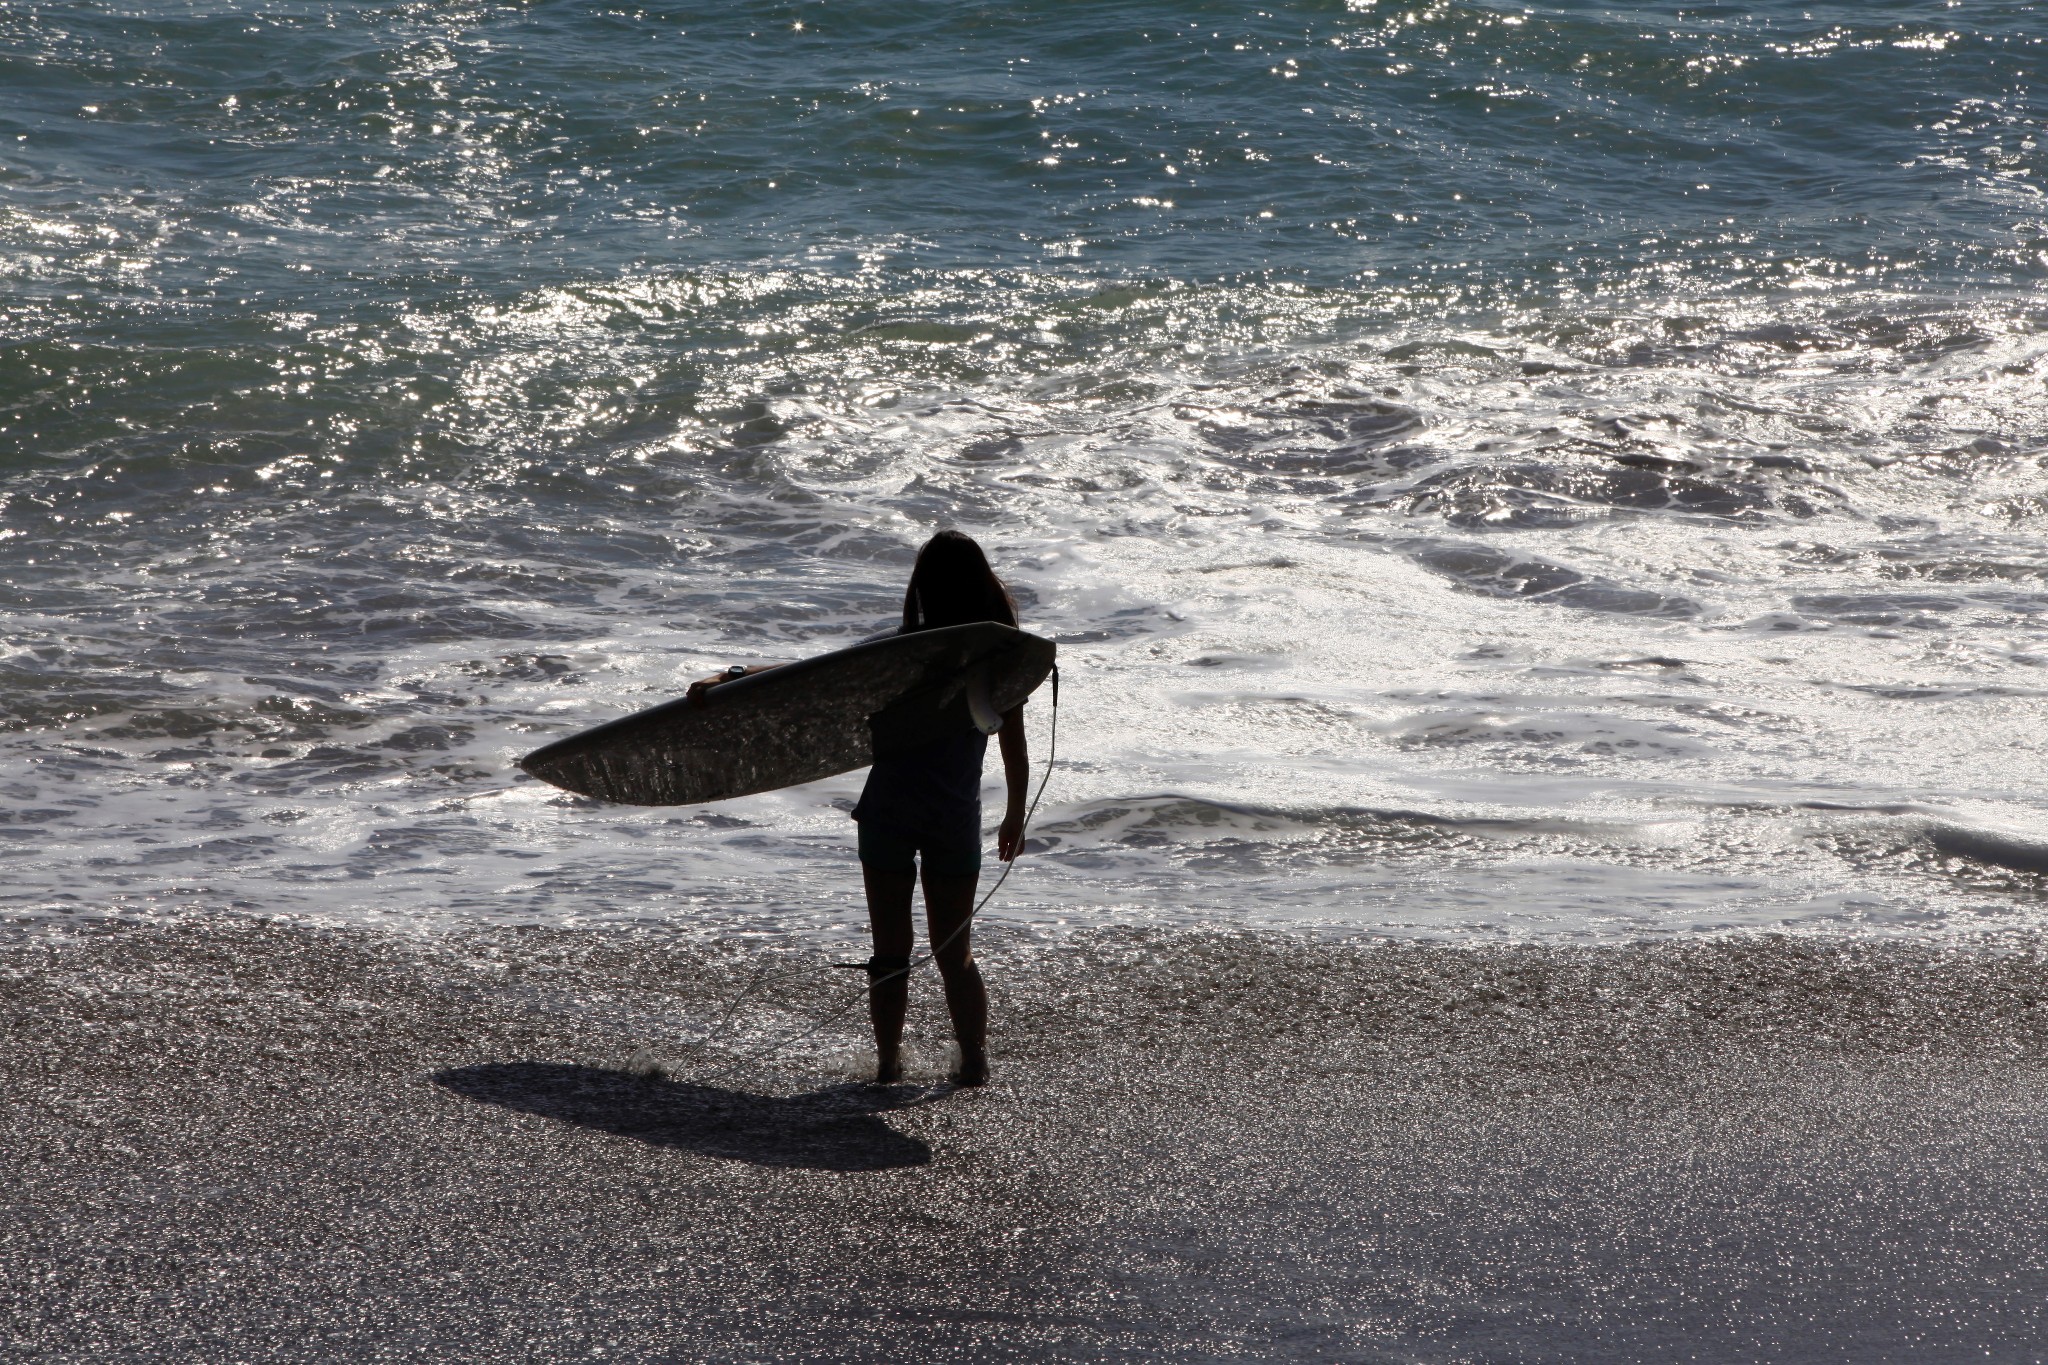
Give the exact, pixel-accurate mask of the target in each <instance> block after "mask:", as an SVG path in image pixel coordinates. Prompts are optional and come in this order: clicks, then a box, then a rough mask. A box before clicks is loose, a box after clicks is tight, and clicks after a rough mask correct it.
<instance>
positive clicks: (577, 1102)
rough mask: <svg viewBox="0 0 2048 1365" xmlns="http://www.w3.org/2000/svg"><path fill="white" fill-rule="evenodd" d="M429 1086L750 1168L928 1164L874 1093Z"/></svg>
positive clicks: (580, 1078)
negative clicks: (884, 1115) (744, 1163)
mask: <svg viewBox="0 0 2048 1365" xmlns="http://www.w3.org/2000/svg"><path fill="white" fill-rule="evenodd" d="M433 1079H434V1082H435V1084H437V1085H441V1086H444V1087H446V1088H447V1089H449V1090H452V1091H454V1092H455V1093H456V1094H458V1095H462V1096H465V1097H467V1098H469V1099H472V1100H478V1101H481V1102H482V1103H485V1104H496V1105H501V1106H503V1107H504V1108H506V1109H517V1110H520V1111H521V1112H523V1113H528V1114H540V1115H543V1116H545V1117H547V1118H551V1119H560V1120H561V1121H562V1122H564V1123H573V1124H576V1125H578V1126H580V1127H584V1128H595V1129H598V1130H599V1131H601V1132H606V1133H616V1134H618V1135H619V1136H621V1137H629V1138H637V1139H638V1140H639V1141H641V1142H647V1143H652V1144H653V1145H655V1146H657V1147H680V1148H682V1149H684V1150H686V1151H691V1152H699V1153H702V1154H703V1155H705V1156H715V1157H724V1158H726V1159H727V1160H731V1161H750V1162H752V1163H754V1164H755V1165H757V1166H802V1167H807V1168H810V1169H812V1170H820V1171H881V1170H887V1169H889V1168H891V1167H895V1166H922V1165H925V1164H926V1163H928V1162H929V1161H930V1160H931V1159H932V1149H931V1148H930V1147H928V1146H926V1145H925V1144H924V1143H922V1142H920V1141H919V1140H917V1139H916V1138H913V1137H906V1136H904V1135H903V1134H902V1133H899V1132H897V1131H895V1130H894V1129H893V1128H891V1127H889V1125H888V1124H886V1123H884V1122H882V1120H881V1119H880V1118H879V1117H878V1115H879V1114H880V1113H881V1112H883V1111H885V1110H889V1109H900V1108H903V1107H904V1106H905V1105H906V1103H910V1102H911V1101H907V1100H905V1099H903V1098H901V1097H900V1096H898V1097H895V1098H892V1097H891V1095H890V1092H889V1091H887V1090H881V1089H876V1088H875V1087H872V1086H855V1085H844V1086H833V1087H831V1088H830V1089H826V1090H816V1091H812V1092H811V1093H809V1094H805V1095H791V1096H788V1097H777V1096H773V1095H750V1094H747V1093H746V1092H744V1091H739V1090H721V1089H719V1088H717V1087H715V1086H706V1085H691V1084H688V1083H687V1082H683V1081H670V1080H663V1079H661V1078H659V1077H651V1076H640V1075H635V1074H633V1073H630V1072H625V1071H611V1070H607V1069H605V1068H603V1067H595V1066H575V1065H572V1064H569V1063H565V1062H495V1063H491V1064H488V1065H483V1066H463V1067H455V1068H453V1069H451V1070H448V1071H438V1072H436V1073H434V1077H433Z"/></svg>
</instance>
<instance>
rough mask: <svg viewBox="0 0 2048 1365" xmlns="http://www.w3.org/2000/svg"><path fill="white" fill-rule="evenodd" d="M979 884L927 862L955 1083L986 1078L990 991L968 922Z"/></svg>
mask: <svg viewBox="0 0 2048 1365" xmlns="http://www.w3.org/2000/svg"><path fill="white" fill-rule="evenodd" d="M979 880H980V873H979V872H969V873H966V874H964V875H963V874H961V873H958V872H936V871H933V870H932V868H931V858H930V856H929V855H927V856H926V858H925V874H924V915H925V925H926V927H927V928H928V929H929V930H930V932H931V940H932V953H933V955H934V957H936V958H937V960H938V964H939V975H940V976H941V977H942V978H944V980H945V983H946V1009H947V1010H948V1011H949V1012H950V1013H951V1014H952V1016H953V1036H954V1038H956V1039H957V1040H958V1041H959V1043H960V1074H959V1075H958V1076H957V1077H955V1079H956V1080H958V1081H959V1082H960V1083H961V1084H962V1085H980V1084H982V1083H983V1082H985V1081H986V1080H988V990H987V988H986V987H984V986H983V985H982V982H981V968H980V967H978V966H976V965H975V962H974V952H973V944H972V942H971V940H972V938H973V933H974V930H973V926H972V925H970V924H969V923H968V919H969V917H970V916H972V915H973V913H974V888H975V884H976V883H977V882H978V881H979ZM942 945H943V946H942Z"/></svg>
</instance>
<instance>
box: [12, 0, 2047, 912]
mask: <svg viewBox="0 0 2048 1365" xmlns="http://www.w3.org/2000/svg"><path fill="white" fill-rule="evenodd" d="M2044 75H2048V24H2044V23H2043V15H2042V12H2041V10H2040V8H2039V7H2038V6H2037V5H2034V4H2014V3H2009V4H1992V3H1965V4H1957V5H1953V6H1934V5H1928V4H1861V5H1854V6H1848V5H1835V6H1803V7H1802V6H1791V5H1780V4H1772V5H1764V6H1749V7H1740V8H1738V7H1734V6H1720V5H1702V6H1684V7H1675V6H1626V7H1598V6H1587V5H1550V6H1540V7H1521V6H1510V5H1496V6H1489V5H1473V4H1422V5H1416V4H1393V3H1353V4H1349V5H1344V4H1333V3H1321V4H1291V5H1274V6H1269V7H1268V8H1265V9H1259V8H1254V7H1252V6H1249V5H1221V4H1177V5H1165V4H1156V3H1123V4H1097V5H1088V6H1080V5H1072V4H1053V3H1035V4H1011V5H1004V6H981V5H967V4H957V5H902V4H892V5H882V4H873V3H837V2H835V3H825V4H788V5H771V6H757V7H728V6H692V5H675V6H609V5H598V4H566V3H529V4H503V5H491V4H469V5H444V4H433V5H429V4H375V5H358V6H348V7H335V6H322V5H310V4H253V3H251V4H168V3H166V4H135V5H109V4H60V5H39V6H34V7H23V6H0V287H4V289H5V291H6V292H5V298H6V308H5V313H4V320H0V480H4V482H0V565H4V587H0V594H4V596H0V610H4V613H5V620H6V639H7V653H6V655H5V657H4V659H0V689H4V690H0V708H4V714H5V717H6V724H7V726H8V729H7V732H6V734H7V740H6V744H7V749H6V752H5V755H4V762H5V764H6V765H7V779H6V780H7V782H8V786H7V787H6V790H7V791H8V792H9V793H10V794H11V796H10V799H13V800H15V801H17V802H18V803H19V806H18V809H17V811H16V814H15V815H14V817H13V818H12V822H11V823H10V824H9V826H8V827H7V830H6V832H7V833H8V835H9V840H8V842H7V844H6V850H5V851H6V852H7V854H8V857H7V860H6V861H7V866H9V867H10V868H12V869H13V870H14V877H13V886H14V890H13V891H12V892H11V896H12V899H13V902H14V903H15V904H16V905H17V906H18V907H19V908H20V911H21V913H23V914H25V915H28V916H30V917H31V918H36V917H41V916H45V915H49V914H83V913H97V912H99V911H100V910H103V909H105V908H106V907H108V906H110V905H112V906H116V907H123V908H125V909H127V910H129V911H132V912H145V911H155V910H169V909H173V908H177V907H185V906H195V905H213V904H233V905H241V906H252V907H257V908H270V909H283V910H289V911H293V912H299V913H310V914H317V915H338V916H343V917H351V918H360V917H363V916H371V915H380V914H390V915H394V916H397V917H398V918H400V919H404V920H412V919H418V918H422V917H424V918H427V919H435V918H438V917H441V916H444V915H453V916H456V917H458V918H459V917H465V916H485V917H490V918H513V919H519V918H536V917H537V918H541V919H556V920H571V921H574V920H580V919H585V918H597V919H615V918H628V919H634V918H653V919H657V920H663V921H667V920H669V919H670V918H672V917H676V916H686V917H687V916H705V915H711V914H712V913H713V912H714V911H720V912H722V910H723V909H729V908H730V907H732V906H735V905H738V906H742V907H758V908H760V909H761V910H762V912H763V914H764V916H765V918H764V920H763V922H764V923H767V924H770V925H776V924H783V923H787V922H789V918H788V917H789V915H790V914H791V913H793V912H792V909H791V907H792V906H804V907H812V906H813V902H814V901H815V899H816V896H817V887H818V886H819V885H820V884H821V882H820V878H827V879H829V878H839V879H840V880H842V881H844V880H845V879H846V874H847V873H848V872H849V870H850V869H849V866H848V865H847V863H846V859H847V857H848V854H847V851H846V847H845V845H846V843H847V840H846V827H845V824H844V821H843V818H842V817H841V815H840V807H839V806H836V805H835V804H834V803H835V802H837V803H841V804H842V805H843V802H844V800H845V798H846V796H847V795H848V791H847V790H844V789H842V788H843V786H844V784H841V786H833V785H832V784H825V786H823V787H821V788H818V789H810V790H807V791H806V792H803V793H797V794H792V795H789V796H787V797H781V798H774V799H764V800H763V801H761V802H757V803H755V804H753V805H750V806H746V807H744V808H743V809H742V808H739V807H735V808H734V810H733V811H732V812H730V813H729V814H727V815H724V816H721V817H720V818H722V819H730V820H735V821H739V822H740V823H739V824H738V825H733V826H717V827H716V828H715V829H714V828H713V827H711V826H705V825H703V824H701V823H699V824H692V825H688V826H686V827H685V828H683V829H681V830H680V831H678V830H677V829H674V828H671V827H670V826H666V825H663V824H662V823H661V821H662V820H663V819H666V818H667V817H664V816H646V815H642V814H634V813H621V812H590V811H581V810H576V809H568V808H562V807H558V806H550V805H547V804H546V800H545V798H544V797H542V796H540V795H539V794H537V793H536V792H534V791H532V790H531V789H527V788H519V789H516V790H514V791H513V792H512V793H511V794H509V795H507V794H503V792H502V789H503V788H505V787H506V786H507V785H508V784H509V783H510V778H509V777H508V772H509V760H510V759H511V758H512V757H513V756H515V755H516V754H517V753H519V752H521V751H522V750H523V749H525V748H529V747H532V746H533V745H534V744H536V743H538V742H540V740H542V739H543V738H545V737H547V736H549V735H554V734H559V733H562V732H564V731H565V730H566V729H569V728H573V727H574V726H575V725H578V724H581V723H584V722H586V721H589V720H594V719H596V718H598V717H600V716H602V715H606V714H613V713H616V712H617V711H618V710H620V709H622V708H625V707H628V706H632V705H638V704H642V703H644V702H647V701H651V700H653V699H655V698H657V697H659V696H661V695H665V694H666V693H667V692H669V691H671V690H673V688H674V687H675V685H676V683H677V680H678V679H679V678H682V677H687V676H688V675H689V673H690V672H691V671H692V670H694V669H697V668H700V667H703V666H705V665H707V664H712V663H720V662H724V661H725V660H726V659H728V658H730V657H734V656H736V655H744V656H746V657H760V658H768V657H786V656H787V655H789V654H792V653H797V652H805V651H809V650H813V649H818V648H824V647H829V646H830V645H832V644H835V643H839V642H842V641H843V640H845V639H848V638H850V637H851V636H852V635H854V634H855V633H858V632H860V631H863V630H866V629H870V628H872V625H873V623H874V622H875V621H876V620H877V619H880V618H883V617H886V615H887V614H888V611H889V608H890V603H891V601H892V600H893V598H894V596H895V594H896V593H897V592H899V591H900V582H901V576H902V573H903V571H904V567H905V565H906V564H907V562H908V556H909V554H910V552H911V550H912V549H913V548H914V546H915V545H916V543H917V542H918V541H919V540H921V539H922V537H923V536H925V535H927V534H929V532H930V531H931V530H933V529H935V528H936V527H938V526H941V525H946V524H960V525H964V526H966V527H968V528H969V529H972V530H974V531H976V533H977V534H980V535H981V536H982V537H983V538H984V539H985V540H986V541H988V543H989V544H990V546H991V548H992V550H993V551H994V552H995V553H996V555H997V558H998V560H999V561H1000V562H1001V563H1002V565H1003V566H1004V567H1005V570H1006V572H1008V573H1010V574H1011V575H1012V577H1013V578H1014V579H1015V580H1016V583H1017V586H1018V588H1019V591H1020V595H1021V596H1022V597H1023V599H1024V600H1025V603H1026V607H1027V611H1028V613H1029V614H1030V615H1031V616H1032V619H1033V620H1034V621H1035V622H1036V623H1037V624H1038V625H1039V626H1040V627H1041V628H1043V629H1046V630H1048V631H1050V632H1052V633H1054V634H1056V635H1059V636H1060V637H1061V638H1062V639H1064V640H1066V641H1067V645H1068V651H1069V655H1070V657H1071V658H1072V660H1073V664H1072V665H1071V666H1070V669H1069V672H1070V675H1072V676H1074V677H1076V678H1078V679H1079V680H1081V683H1082V686H1081V687H1080V688H1079V690H1078V691H1077V692H1076V693H1075V695H1076V696H1077V697H1079V698H1080V699H1081V700H1079V701H1077V702H1076V703H1075V705H1076V707H1077V708H1078V709H1077V712H1076V717H1075V719H1074V721H1073V723H1074V725H1075V726H1076V727H1078V728H1077V729H1075V730H1074V731H1073V732H1072V733H1073V740H1072V743H1073V745H1074V746H1075V747H1073V748H1072V749H1071V752H1073V753H1075V754H1076V755H1078V758H1077V766H1076V767H1075V768H1074V769H1073V770H1072V771H1071V772H1070V773H1069V774H1068V775H1067V777H1065V778H1064V779H1063V785H1062V787H1061V788H1060V789H1059V790H1058V791H1057V792H1056V793H1055V797H1054V799H1055V801H1056V802H1057V803H1058V804H1057V807H1056V810H1055V812H1054V815H1053V818H1052V820H1051V822H1050V823H1049V824H1048V825H1047V827H1046V828H1047V836H1046V837H1047V839H1048V841H1049V842H1048V843H1047V845H1046V850H1047V853H1046V856H1045V857H1043V858H1041V859H1039V862H1038V866H1039V868H1040V869H1041V871H1040V873H1039V874H1038V880H1037V881H1036V883H1034V885H1035V886H1036V888H1037V889H1036V890H1028V896H1029V897H1035V898H1036V899H1035V900H1032V901H1030V903H1029V905H1028V906H1026V907H1025V908H1023V909H1020V910H1019V911H1018V913H1020V914H1026V915H1028V916H1032V917H1036V918H1037V919H1038V920H1040V921H1042V922H1047V923H1050V922H1054V921H1057V920H1059V919H1060V918H1061V917H1063V916H1065V915H1067V914H1069V913H1080V912H1079V911H1076V910H1075V907H1082V908H1083V909H1085V911H1086V913H1088V914H1091V915H1097V914H1108V913H1114V914H1131V915H1137V916H1141V917H1143V916H1163V917H1165V918H1169V919H1184V918H1189V917H1193V918H1204V917H1207V918H1213V919H1220V920H1222V921H1225V922H1231V923H1237V922H1247V921H1265V920H1270V919H1279V920H1282V921H1285V922H1296V921H1301V920H1307V921H1311V922H1315V923H1321V924H1333V925H1337V926H1339V927H1345V928H1349V929H1352V930H1372V931H1378V930H1387V931H1400V932H1409V931H1416V930H1421V931H1427V932H1436V933H1449V934H1462V933H1467V932H1471V933H1480V934H1494V933H1504V932H1505V933H1520V932H1525V931H1526V932H1538V933H1564V934H1569V935H1580V934H1590V935H1595V936H1601V935H1608V934H1614V933H1635V932H1644V931H1653V932H1666V931H1683V930H1689V929H1693V928H1700V927H1705V928H1715V927H1722V926H1727V925H1738V926H1740V925H1758V924H1781V923H1807V922H1813V923H1824V924H1827V925H1830V926H1835V927H1842V926H1852V927H1853V926H1864V925H1878V926H1883V927H1886V928H1904V929H1911V930H1913V931H1915V932H1917V931H1918V928H1919V927H1924V926H1927V925H1933V926H1935V927H1937V928H1944V929H1945V928H1952V927H1955V926H1957V925H1962V926H1965V927H1968V926H1974V925H1980V924H1985V923H1989V924H1993V925H2005V926H2009V925H2012V924H2018V923H2031V922H2032V918H2031V917H2032V916H2033V915H2034V914H2035V913H2036V907H2037V906H2038V905H2039V903H2040V901H2039V893H2040V887H2038V886H2036V885H2035V882H2034V881H2032V880H2029V878H2037V876H2038V874H2037V873H2035V872H2033V871H2029V870H2028V869H2030V868H2033V867H2034V866H2035V865H2036V864H2037V863H2038V862H2040V861H2041V856H2040V855H2039V852H2038V849H2037V848H2036V847H2035V845H2033V844H2030V843H2028V842H2027V839H2028V838H2029V837H2030V833H2031V831H2033V830H2037V829H2038V828H2039V826H2040V819H2041V816H2042V814H2043V805H2042V800H2041V793H2040V788H2039V785H2038V781H2037V773H2038V767H2037V766H2036V763H2037V760H2038V757H2039V753H2038V745H2037V744H2036V743H2035V741H2033V740H2031V739H2029V738H2027V736H2029V735H2033V734H2038V733H2040V722H2041V721H2042V720H2043V719H2044V718H2048V717H2044V715H2043V707H2042V702H2041V697H2042V695H2043V692H2044V689H2048V674H2044V673H2043V671H2042V670H2043V661H2044V659H2048V630H2044V614H2048V586H2044V584H2048V555H2044V552H2043V550H2042V545H2041V541H2040V537H2039V528H2040V526H2041V524H2042V523H2041V520H2040V518H2041V517H2042V516H2043V515H2044V513H2048V464H2044V461H2048V454H2044V452H2048V398H2044V384H2048V342H2044V339H2043V337H2042V321H2043V318H2044V316H2048V307H2044V302H2043V298H2042V292H2041V291H2042V287H2043V283H2044V279H2048V201H2044V197H2043V193H2042V186H2041V183H2040V182H2041V181H2042V179H2043V176H2044V175H2048V153H2044V150H2043V146H2042V137H2043V135H2042V132H2041V121H2042V114H2043V96H2042V90H2041V87H2042V80H2043V77H2044ZM1660 660H1662V661H1667V662H1658V661H1660ZM1842 811H1848V812H1850V814H1846V815H1845V814H1841V813H1840V812H1842ZM1758 812H1762V813H1763V814H1761V815H1759V814H1758ZM1820 812H1835V813H1833V814H1823V813H1820ZM694 818H695V817H692V816H687V815H678V816H677V817H676V819H678V820H689V819H694ZM1446 822H1448V823H1446ZM1956 830H1963V831H1966V832H1968V831H1974V833H1969V834H1968V835H1967V837H1965V835H1958V834H1955V833H1954V831H1956ZM720 831H723V832H720ZM1503 831H1506V833H1503ZM1942 831H1949V833H1943V832H1942ZM1972 838H1974V839H1977V840H1978V842H1977V843H1975V844H1971V843H1969V839H1972ZM1944 840H1946V841H1947V842H1946V843H1944V842H1943V841H1944ZM1958 840H1962V842H1957V841H1958ZM1985 840H1988V841H1989V842H1988V843H1986V842H1984V841H1985ZM1966 847H1967V848H1975V849H1977V850H1978V851H1979V852H1982V850H1983V849H1985V848H1990V849H1992V850H1993V851H1994V853H1995V854H1996V856H1995V857H1994V858H1993V860H1992V862H1991V863H1990V864H1989V866H1990V868H1991V869H1992V870H1990V871H1986V870H1985V869H1986V866H1987V865H1986V864H1985V863H1983V861H1982V860H1981V859H1978V858H1977V857H1976V856H1975V855H1972V854H1968V853H1966V852H1965V853H1959V852H1957V851H1956V850H1958V849H1964V848H1966ZM2015 849H2017V850H2019V851H2018V852H2015V851H2014V850H2015ZM1998 850H2004V851H2003V852H1998ZM2030 850H2031V851H2030ZM1999 859H2003V863H2002V864H2001V863H2000V862H1999V861H1998V860H1999ZM830 884H832V885H837V883H836V882H832V883H830ZM850 885H851V884H850V883H848V887H846V888H842V890H845V891H846V893H847V895H848V896H850V895H851V894H852V892H851V890H850ZM835 894H837V893H835ZM842 899H843V898H842ZM828 900H829V898H828ZM849 904H850V902H849ZM846 910H847V906H843V905H840V904H839V903H838V902H837V901H830V903H829V904H827V905H826V906H825V908H824V909H822V910H817V911H816V914H817V915H819V916H822V918H823V920H824V921H825V922H829V923H836V922H838V920H837V918H836V917H838V916H840V915H841V912H842V911H846ZM748 913H751V911H749V912H748ZM804 913H805V914H811V913H813V911H812V909H809V908H807V909H805V910H804ZM714 918H715V916H714ZM719 922H721V923H722V922H724V921H719Z"/></svg>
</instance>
